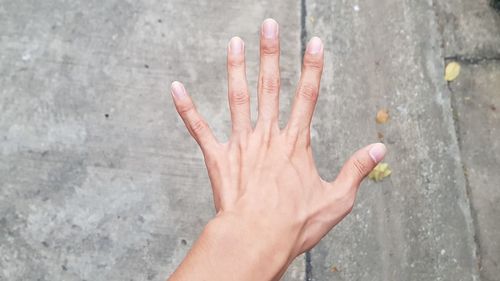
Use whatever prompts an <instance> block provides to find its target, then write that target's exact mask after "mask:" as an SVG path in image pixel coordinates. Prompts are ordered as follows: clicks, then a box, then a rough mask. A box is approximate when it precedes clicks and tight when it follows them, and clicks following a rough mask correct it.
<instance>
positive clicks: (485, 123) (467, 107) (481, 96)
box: [450, 61, 500, 281]
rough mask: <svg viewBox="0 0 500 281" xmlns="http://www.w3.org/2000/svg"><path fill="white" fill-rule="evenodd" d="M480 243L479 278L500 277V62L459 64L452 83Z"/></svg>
mask: <svg viewBox="0 0 500 281" xmlns="http://www.w3.org/2000/svg"><path fill="white" fill-rule="evenodd" d="M450 89H451V91H452V97H453V105H454V108H455V112H456V114H455V116H456V120H457V128H458V133H459V141H460V148H461V152H462V159H463V165H464V170H465V175H466V177H467V182H468V185H469V192H470V198H471V202H472V207H473V214H474V218H475V222H476V227H477V240H478V243H479V249H478V250H479V257H480V267H481V268H480V273H481V280H483V281H493V280H498V278H499V276H500V264H499V261H500V259H499V258H500V224H499V221H498V218H500V188H499V185H500V174H499V171H500V63H499V62H498V61H492V62H481V63H479V64H466V63H462V70H461V72H460V75H459V76H458V78H457V79H456V80H455V81H453V82H451V83H450Z"/></svg>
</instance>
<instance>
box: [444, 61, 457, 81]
mask: <svg viewBox="0 0 500 281" xmlns="http://www.w3.org/2000/svg"><path fill="white" fill-rule="evenodd" d="M458 74H460V64H458V62H454V61H452V62H450V63H448V65H446V69H445V71H444V79H445V80H446V81H453V80H455V79H456V78H457V76H458Z"/></svg>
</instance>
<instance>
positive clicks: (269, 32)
mask: <svg viewBox="0 0 500 281" xmlns="http://www.w3.org/2000/svg"><path fill="white" fill-rule="evenodd" d="M262 34H263V35H264V38H266V39H276V38H277V37H278V23H277V22H276V21H275V20H273V19H266V20H265V21H264V23H262Z"/></svg>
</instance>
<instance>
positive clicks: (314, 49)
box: [307, 37, 323, 55]
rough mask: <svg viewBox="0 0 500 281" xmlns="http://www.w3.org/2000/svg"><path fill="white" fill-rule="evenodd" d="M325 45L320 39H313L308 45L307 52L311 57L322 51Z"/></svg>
mask: <svg viewBox="0 0 500 281" xmlns="http://www.w3.org/2000/svg"><path fill="white" fill-rule="evenodd" d="M322 46H323V43H321V39H319V38H318V37H313V38H311V40H309V44H307V52H308V53H309V54H311V55H315V54H317V53H319V52H320V51H321V48H322Z"/></svg>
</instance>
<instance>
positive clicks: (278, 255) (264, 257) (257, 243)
mask: <svg viewBox="0 0 500 281" xmlns="http://www.w3.org/2000/svg"><path fill="white" fill-rule="evenodd" d="M200 242H201V243H202V244H203V249H204V251H206V252H207V254H208V256H214V255H212V254H216V256H218V257H221V256H222V257H223V258H222V260H220V259H218V262H220V263H221V264H222V263H225V262H226V261H227V265H228V266H229V265H230V266H229V267H230V268H227V267H226V268H227V269H229V271H230V272H232V273H234V277H235V278H236V279H239V278H240V277H241V276H253V278H252V279H249V280H275V279H278V278H279V277H280V276H281V275H282V274H283V273H284V272H285V270H286V268H287V267H288V265H289V264H290V263H291V262H292V261H293V259H294V258H295V255H294V254H293V251H292V250H293V249H292V248H291V247H290V245H293V243H290V242H291V241H289V239H288V240H287V239H286V238H285V237H281V236H277V235H276V234H275V233H274V231H273V229H272V226H270V225H266V224H265V223H262V222H259V221H258V220H254V219H248V218H243V217H241V216H237V215H235V214H232V213H220V214H218V215H217V216H216V217H215V218H214V219H212V220H211V221H210V222H209V223H208V224H207V226H206V227H205V229H204V231H203V233H202V236H201V237H200ZM219 253H220V255H219ZM224 259H226V261H224ZM231 267H232V268H231ZM242 271H246V272H242ZM238 276H239V277H238ZM236 279H233V280H236Z"/></svg>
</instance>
